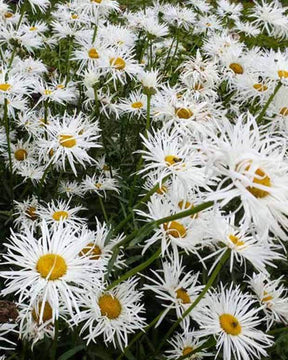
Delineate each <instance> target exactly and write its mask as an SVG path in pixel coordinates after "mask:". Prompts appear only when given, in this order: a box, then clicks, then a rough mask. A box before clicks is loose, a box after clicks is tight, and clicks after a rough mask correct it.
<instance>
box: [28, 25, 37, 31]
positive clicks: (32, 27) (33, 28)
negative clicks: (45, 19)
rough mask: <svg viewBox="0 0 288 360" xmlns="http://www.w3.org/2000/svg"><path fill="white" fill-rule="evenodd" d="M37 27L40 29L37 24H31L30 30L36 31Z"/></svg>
mask: <svg viewBox="0 0 288 360" xmlns="http://www.w3.org/2000/svg"><path fill="white" fill-rule="evenodd" d="M37 29H38V28H37V27H36V26H31V27H30V29H29V30H30V31H35V30H37Z"/></svg>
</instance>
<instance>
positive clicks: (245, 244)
mask: <svg viewBox="0 0 288 360" xmlns="http://www.w3.org/2000/svg"><path fill="white" fill-rule="evenodd" d="M252 234H253V235H252ZM207 236H208V237H210V238H211V242H210V245H212V246H213V245H214V246H215V247H216V249H215V248H214V249H213V251H212V253H211V255H208V256H206V257H205V258H204V259H203V260H206V259H208V258H211V257H214V256H217V258H216V259H215V262H214V264H213V265H212V267H211V268H210V272H211V271H212V270H213V269H214V267H215V266H216V265H217V263H218V261H219V259H220V258H221V257H222V255H223V253H224V252H225V251H226V249H227V248H228V249H231V255H230V271H231V272H232V269H233V266H234V261H236V262H238V263H239V264H240V265H242V264H243V265H244V267H245V272H246V262H245V261H249V263H250V264H252V265H253V266H254V268H255V269H257V270H258V271H260V272H263V273H265V274H268V271H267V269H266V267H267V266H272V267H276V265H275V264H274V263H273V261H275V260H280V259H284V256H283V255H282V254H280V253H279V252H277V251H275V250H279V249H281V246H276V245H274V244H271V243H269V242H268V240H267V239H265V238H263V237H260V236H259V235H257V234H255V230H253V229H252V228H251V233H250V232H249V229H245V227H241V226H240V227H238V226H236V223H235V216H233V215H232V216H228V217H223V216H221V215H220V214H218V215H217V214H216V215H215V216H214V217H213V219H212V221H211V224H210V226H209V227H208V229H207ZM223 245H224V247H223Z"/></svg>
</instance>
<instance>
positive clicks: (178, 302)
mask: <svg viewBox="0 0 288 360" xmlns="http://www.w3.org/2000/svg"><path fill="white" fill-rule="evenodd" d="M182 260H183V259H182V258H179V256H178V253H175V254H174V256H172V255H169V254H168V256H167V260H165V261H162V269H159V270H157V271H154V270H152V272H153V275H154V277H155V278H152V277H151V276H150V275H149V277H147V280H149V282H151V283H152V284H151V285H150V284H145V285H144V289H145V290H150V291H153V292H154V293H155V297H156V298H157V299H159V300H160V301H161V304H162V305H163V306H164V307H166V309H167V311H165V312H164V313H163V315H162V316H161V318H160V320H159V322H160V321H161V320H162V319H163V317H164V316H165V315H166V314H167V312H168V311H169V310H171V309H175V311H176V314H177V318H179V317H181V316H182V314H183V312H184V311H185V310H187V309H188V308H189V306H190V305H191V304H192V303H193V301H195V299H196V298H197V297H198V295H199V293H200V292H201V290H202V289H203V286H202V285H199V280H198V277H199V273H196V274H193V272H192V271H189V272H186V271H184V269H185V266H182ZM194 312H195V311H194V310H193V311H191V312H190V313H189V315H190V316H191V317H192V318H193V315H194ZM184 321H185V323H187V325H188V324H189V317H186V318H185V320H184ZM159 322H158V324H159Z"/></svg>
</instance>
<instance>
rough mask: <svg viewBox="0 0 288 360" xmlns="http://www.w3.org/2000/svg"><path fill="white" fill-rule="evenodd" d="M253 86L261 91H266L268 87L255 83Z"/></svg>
mask: <svg viewBox="0 0 288 360" xmlns="http://www.w3.org/2000/svg"><path fill="white" fill-rule="evenodd" d="M253 88H254V89H255V90H257V91H259V92H264V91H266V90H267V89H268V86H266V85H264V84H254V85H253Z"/></svg>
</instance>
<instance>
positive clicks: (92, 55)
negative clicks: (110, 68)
mask: <svg viewBox="0 0 288 360" xmlns="http://www.w3.org/2000/svg"><path fill="white" fill-rule="evenodd" d="M88 56H89V57H90V58H91V59H99V54H98V52H97V50H96V49H95V48H92V49H90V50H89V51H88Z"/></svg>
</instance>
